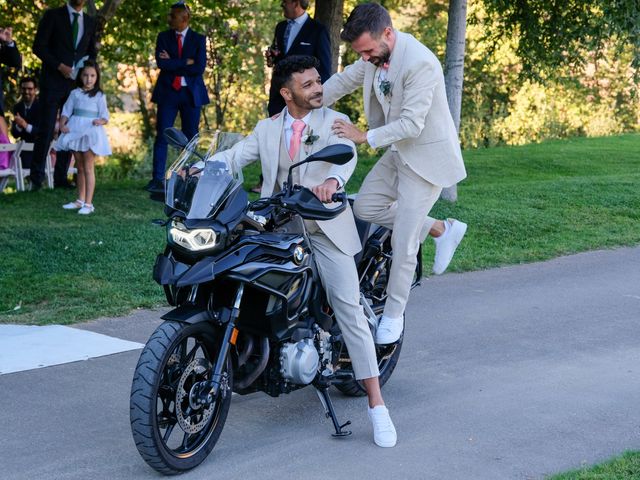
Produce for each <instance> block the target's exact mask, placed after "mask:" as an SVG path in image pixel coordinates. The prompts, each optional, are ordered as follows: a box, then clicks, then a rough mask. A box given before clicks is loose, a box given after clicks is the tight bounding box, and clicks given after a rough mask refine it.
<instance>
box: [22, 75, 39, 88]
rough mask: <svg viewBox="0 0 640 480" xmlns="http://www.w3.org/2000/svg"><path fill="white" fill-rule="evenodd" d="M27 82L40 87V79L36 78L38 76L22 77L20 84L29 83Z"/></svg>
mask: <svg viewBox="0 0 640 480" xmlns="http://www.w3.org/2000/svg"><path fill="white" fill-rule="evenodd" d="M27 82H31V83H33V86H34V87H36V88H38V81H37V80H36V77H22V78H21V79H20V83H19V85H20V86H22V84H23V83H27Z"/></svg>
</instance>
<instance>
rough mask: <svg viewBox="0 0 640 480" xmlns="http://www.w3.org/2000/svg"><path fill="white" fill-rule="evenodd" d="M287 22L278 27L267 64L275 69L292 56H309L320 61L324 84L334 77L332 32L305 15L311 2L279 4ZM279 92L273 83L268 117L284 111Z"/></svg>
mask: <svg viewBox="0 0 640 480" xmlns="http://www.w3.org/2000/svg"><path fill="white" fill-rule="evenodd" d="M280 6H281V7H282V11H283V14H284V16H285V18H286V19H287V20H284V21H282V22H280V23H278V25H276V31H275V35H274V38H273V45H272V46H271V47H269V48H268V49H267V52H266V57H267V63H268V64H269V65H271V66H274V65H275V64H276V63H278V62H279V61H280V60H282V59H283V58H285V57H288V56H289V55H310V56H313V57H316V58H317V59H318V60H319V62H320V68H319V69H318V73H319V74H320V78H321V79H322V82H323V83H324V82H325V81H326V80H327V79H328V78H329V77H330V76H331V42H330V40H329V32H327V29H326V28H325V27H324V25H322V24H321V23H319V22H316V21H315V20H314V19H313V18H311V17H310V16H309V14H308V13H307V12H306V10H307V8H309V0H282V2H280ZM284 106H285V103H284V99H283V98H282V96H281V95H280V89H279V88H278V86H277V85H274V83H273V81H272V82H271V88H270V89H269V105H268V107H267V109H268V110H269V116H273V115H275V114H276V113H280V112H281V111H282V109H283V108H284Z"/></svg>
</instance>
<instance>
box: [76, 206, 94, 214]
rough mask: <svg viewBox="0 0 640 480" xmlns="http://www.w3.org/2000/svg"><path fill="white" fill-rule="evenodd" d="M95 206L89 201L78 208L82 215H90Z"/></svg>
mask: <svg viewBox="0 0 640 480" xmlns="http://www.w3.org/2000/svg"><path fill="white" fill-rule="evenodd" d="M94 210H95V207H94V206H93V205H91V204H89V203H85V204H84V205H83V206H82V208H81V209H80V210H78V214H80V215H89V214H90V213H93V211H94Z"/></svg>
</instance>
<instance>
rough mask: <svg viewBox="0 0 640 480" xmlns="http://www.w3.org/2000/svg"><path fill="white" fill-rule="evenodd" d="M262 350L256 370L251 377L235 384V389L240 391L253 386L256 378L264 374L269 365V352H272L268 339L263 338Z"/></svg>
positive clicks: (248, 376)
mask: <svg viewBox="0 0 640 480" xmlns="http://www.w3.org/2000/svg"><path fill="white" fill-rule="evenodd" d="M261 350H262V352H261V356H260V362H259V363H258V365H257V366H256V368H255V370H254V371H253V372H251V373H250V374H249V375H247V376H246V377H245V378H243V379H242V380H240V381H239V382H235V383H234V386H235V388H237V389H238V390H243V389H245V388H247V387H248V386H249V385H251V384H252V383H253V382H255V380H256V378H258V377H259V376H260V374H262V372H264V369H265V368H267V363H269V352H270V348H269V339H268V338H267V337H263V338H262V348H261Z"/></svg>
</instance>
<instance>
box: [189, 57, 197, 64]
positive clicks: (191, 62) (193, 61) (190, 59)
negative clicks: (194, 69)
mask: <svg viewBox="0 0 640 480" xmlns="http://www.w3.org/2000/svg"><path fill="white" fill-rule="evenodd" d="M194 63H196V61H195V60H194V59H193V58H187V65H193V64H194Z"/></svg>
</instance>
